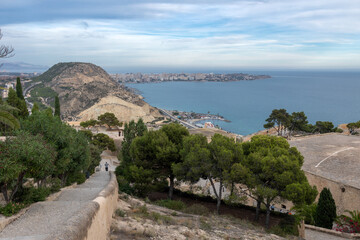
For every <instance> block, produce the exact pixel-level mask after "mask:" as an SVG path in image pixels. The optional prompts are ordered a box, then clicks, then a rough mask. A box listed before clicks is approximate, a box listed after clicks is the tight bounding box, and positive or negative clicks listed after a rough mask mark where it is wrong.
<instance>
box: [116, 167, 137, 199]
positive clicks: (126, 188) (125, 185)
mask: <svg viewBox="0 0 360 240" xmlns="http://www.w3.org/2000/svg"><path fill="white" fill-rule="evenodd" d="M116 169H117V168H116ZM116 178H117V181H118V185H119V192H123V193H126V194H129V195H134V192H135V191H134V188H133V187H131V186H130V183H129V182H128V181H127V180H126V179H125V178H124V177H123V176H117V177H116Z"/></svg>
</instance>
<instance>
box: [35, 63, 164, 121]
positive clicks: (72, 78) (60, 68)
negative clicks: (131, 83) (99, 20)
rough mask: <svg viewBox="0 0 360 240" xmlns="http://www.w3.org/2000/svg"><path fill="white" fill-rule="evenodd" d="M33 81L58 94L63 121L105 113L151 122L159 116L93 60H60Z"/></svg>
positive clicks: (155, 110)
mask: <svg viewBox="0 0 360 240" xmlns="http://www.w3.org/2000/svg"><path fill="white" fill-rule="evenodd" d="M34 81H41V82H43V83H44V85H45V87H50V88H51V89H53V90H54V91H55V92H57V93H58V94H59V99H60V105H61V115H62V118H63V119H64V120H72V121H74V120H75V121H76V120H81V121H85V120H88V119H90V118H93V119H96V118H97V116H98V115H99V114H102V113H105V112H113V113H114V114H115V115H116V116H118V118H119V119H120V120H121V121H130V120H132V119H137V118H140V117H142V118H144V120H145V121H152V120H154V119H155V117H157V116H160V113H159V111H158V110H157V109H155V108H153V107H151V106H150V105H149V104H147V103H146V102H145V101H143V100H142V97H141V96H139V95H137V94H135V93H133V92H131V91H129V90H128V89H127V88H126V87H125V86H122V85H120V84H119V83H117V82H116V81H114V80H113V79H112V78H111V77H110V76H109V74H108V73H106V72H105V70H104V69H102V68H101V67H99V66H96V65H94V64H91V63H79V62H75V63H73V62H72V63H58V64H56V65H54V66H52V67H51V68H50V69H49V70H48V71H46V72H45V73H43V74H42V75H40V76H39V77H37V78H35V79H34ZM133 113H134V114H135V115H136V117H134V116H133V115H132V114H133ZM79 114H80V116H79Z"/></svg>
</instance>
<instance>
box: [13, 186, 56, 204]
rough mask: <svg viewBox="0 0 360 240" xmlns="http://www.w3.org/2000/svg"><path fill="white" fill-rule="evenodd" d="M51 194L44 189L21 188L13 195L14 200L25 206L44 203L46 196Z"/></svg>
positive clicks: (48, 189) (48, 190) (47, 189)
mask: <svg viewBox="0 0 360 240" xmlns="http://www.w3.org/2000/svg"><path fill="white" fill-rule="evenodd" d="M50 193H51V189H50V188H46V187H40V188H35V187H30V188H21V189H20V190H19V191H18V192H17V193H16V195H15V197H14V200H15V201H17V202H22V203H25V204H31V203H34V202H40V201H45V200H46V198H47V196H49V195H50Z"/></svg>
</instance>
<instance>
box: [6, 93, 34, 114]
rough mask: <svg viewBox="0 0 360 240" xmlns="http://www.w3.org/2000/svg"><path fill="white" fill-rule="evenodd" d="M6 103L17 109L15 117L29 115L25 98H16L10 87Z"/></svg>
mask: <svg viewBox="0 0 360 240" xmlns="http://www.w3.org/2000/svg"><path fill="white" fill-rule="evenodd" d="M7 103H8V104H9V105H10V106H12V107H15V108H17V109H19V111H18V112H17V113H16V116H15V117H17V118H25V117H27V116H29V112H28V109H27V106H26V102H25V100H22V99H20V98H18V96H17V93H16V92H15V90H14V89H12V88H10V89H9V95H8V99H7Z"/></svg>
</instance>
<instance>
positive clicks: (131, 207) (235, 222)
mask: <svg viewBox="0 0 360 240" xmlns="http://www.w3.org/2000/svg"><path fill="white" fill-rule="evenodd" d="M110 234H111V236H110V239H111V240H115V239H166V240H167V239H178V240H180V239H184V240H185V239H283V238H281V237H279V236H276V235H273V234H268V233H266V232H265V231H264V229H263V228H261V227H258V226H254V225H252V224H251V223H250V222H247V221H244V220H241V219H237V218H233V217H230V216H217V215H215V214H211V213H209V214H205V213H203V215H195V214H188V213H183V212H179V211H174V210H170V209H167V208H163V207H159V206H156V205H152V204H149V203H145V202H143V201H141V200H139V199H135V198H133V197H131V196H129V195H126V194H122V195H120V199H119V200H118V210H117V211H116V216H115V217H114V218H113V223H112V227H111V233H110Z"/></svg>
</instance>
